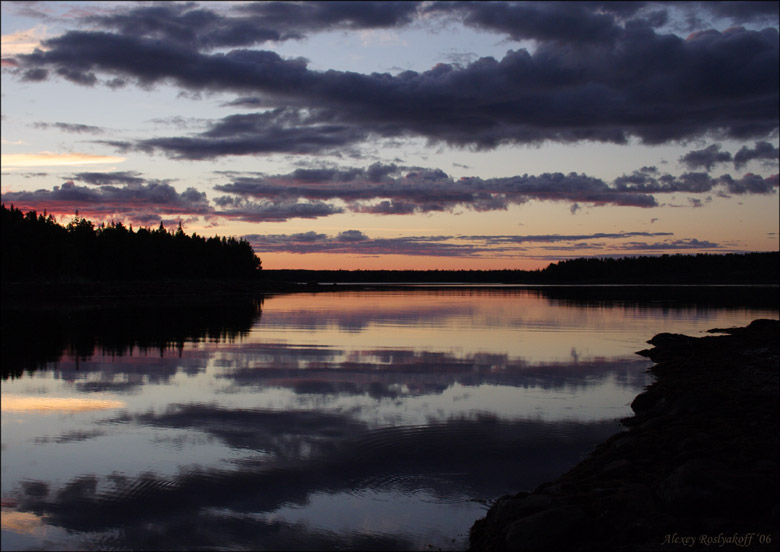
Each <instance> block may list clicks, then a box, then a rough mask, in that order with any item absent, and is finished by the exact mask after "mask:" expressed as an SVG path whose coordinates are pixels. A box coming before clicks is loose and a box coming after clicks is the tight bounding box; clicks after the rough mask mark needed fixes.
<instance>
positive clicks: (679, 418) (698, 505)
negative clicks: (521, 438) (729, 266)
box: [470, 320, 780, 551]
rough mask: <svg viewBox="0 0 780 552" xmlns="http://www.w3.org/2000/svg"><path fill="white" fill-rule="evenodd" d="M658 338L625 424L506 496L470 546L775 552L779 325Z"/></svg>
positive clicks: (478, 526)
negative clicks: (550, 475)
mask: <svg viewBox="0 0 780 552" xmlns="http://www.w3.org/2000/svg"><path fill="white" fill-rule="evenodd" d="M710 333H722V334H724V335H717V336H706V337H699V338H694V337H688V336H683V335H679V334H659V335H656V336H655V337H653V338H652V339H651V340H650V341H649V342H648V343H650V344H651V345H653V348H652V349H649V350H644V351H640V352H639V353H638V354H641V355H643V356H646V357H649V358H650V359H651V360H652V361H654V362H655V363H656V364H655V365H654V366H653V367H652V368H650V371H651V372H652V373H653V374H654V375H655V377H656V380H655V381H654V382H653V383H652V384H651V385H649V386H648V388H647V390H646V391H645V392H643V393H641V394H640V395H638V396H637V397H636V398H635V399H634V401H633V402H632V403H631V408H632V410H633V411H634V415H633V416H631V417H629V418H625V419H623V420H621V421H622V422H623V424H624V425H625V426H626V427H627V430H626V431H623V432H621V433H618V434H616V435H614V436H612V437H610V438H609V439H607V441H605V442H603V443H601V444H599V445H597V446H596V448H595V449H594V450H593V451H592V452H591V453H590V455H589V456H588V457H587V458H585V459H584V460H583V461H581V462H580V463H579V464H577V465H576V466H574V467H573V468H572V469H570V470H569V471H568V472H566V473H564V474H563V475H561V476H560V477H559V478H558V479H557V480H555V481H551V482H547V483H544V484H542V485H540V486H539V487H537V488H536V489H535V490H533V491H531V492H520V493H517V494H514V495H507V496H504V497H501V498H499V499H498V500H497V501H496V502H495V503H494V504H493V505H492V506H491V508H490V509H489V511H488V512H487V514H486V516H485V517H484V518H482V519H480V520H477V521H476V522H475V523H474V525H473V526H472V528H471V531H470V550H474V551H477V550H480V551H481V550H489V551H494V550H495V551H499V550H569V551H590V550H593V551H595V550H623V551H629V550H636V551H640V550H641V551H649V550H682V549H685V550H688V549H691V548H693V549H700V550H705V549H711V548H718V549H725V550H735V549H741V548H746V547H749V548H750V549H759V550H764V549H766V550H776V549H777V547H778V532H777V527H778V525H779V524H778V520H779V518H780V506H778V500H779V499H780V492H778V491H779V490H780V485H778V472H779V471H780V470H778V467H779V462H780V437H778V436H779V435H780V432H779V431H778V418H779V417H780V416H778V414H779V412H780V411H779V410H778V395H779V394H780V393H779V392H778V391H779V387H778V372H780V354H779V349H780V347H778V340H779V339H778V336H779V334H780V322H778V321H777V320H756V321H754V322H752V323H751V324H750V325H749V326H747V327H746V328H730V329H720V330H710Z"/></svg>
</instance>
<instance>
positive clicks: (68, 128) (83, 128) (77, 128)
mask: <svg viewBox="0 0 780 552" xmlns="http://www.w3.org/2000/svg"><path fill="white" fill-rule="evenodd" d="M32 126H33V127H35V128H40V129H43V130H46V129H49V128H56V129H57V130H61V131H63V132H72V133H75V134H102V133H103V132H104V129H103V128H101V127H98V126H92V125H82V124H74V123H44V122H38V123H33V125H32Z"/></svg>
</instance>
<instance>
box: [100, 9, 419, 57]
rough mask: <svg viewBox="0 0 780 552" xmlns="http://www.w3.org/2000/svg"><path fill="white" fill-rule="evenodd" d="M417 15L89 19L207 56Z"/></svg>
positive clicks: (253, 13) (135, 14)
mask: <svg viewBox="0 0 780 552" xmlns="http://www.w3.org/2000/svg"><path fill="white" fill-rule="evenodd" d="M416 10H417V5H416V3H415V2H308V3H292V2H259V3H253V4H249V5H239V6H235V7H234V9H233V13H231V14H228V13H220V12H217V11H215V10H212V9H207V8H204V7H200V6H198V5H197V4H176V3H162V4H157V5H153V6H139V7H133V8H131V9H129V10H126V11H117V12H114V13H112V14H107V15H97V16H91V17H87V18H85V19H86V22H87V23H90V24H93V25H97V26H99V27H102V28H104V29H115V30H116V31H117V32H119V33H120V34H127V35H135V36H141V37H144V38H149V39H154V40H160V41H171V42H174V43H178V44H183V45H186V46H188V47H193V48H196V49H199V50H201V49H205V50H208V49H213V48H220V47H236V46H250V45H254V44H261V43H263V42H267V41H283V40H289V39H299V38H303V37H305V36H306V35H307V34H309V33H311V32H318V31H325V30H329V29H345V30H347V29H349V30H357V29H375V28H384V27H395V26H401V25H406V24H408V23H409V22H411V20H412V18H413V17H414V15H415V13H416ZM223 12H224V10H223Z"/></svg>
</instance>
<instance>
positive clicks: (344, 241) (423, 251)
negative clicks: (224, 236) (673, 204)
mask: <svg viewBox="0 0 780 552" xmlns="http://www.w3.org/2000/svg"><path fill="white" fill-rule="evenodd" d="M672 235H673V234H672V233H670V232H619V233H601V232H600V233H595V234H540V235H514V236H513V235H504V236H501V235H498V236H461V235H453V236H407V237H402V238H371V237H369V236H367V235H365V234H364V233H363V232H360V231H359V230H347V231H344V232H341V233H340V234H339V235H337V236H334V237H331V236H328V235H326V234H321V233H316V232H306V233H301V234H289V235H286V234H250V235H246V236H243V238H244V239H246V240H247V241H249V242H250V243H251V244H252V247H253V248H254V250H255V251H257V252H258V253H269V252H275V253H279V252H284V253H331V254H340V255H343V254H357V255H415V256H430V257H460V256H467V255H469V256H475V257H476V256H481V257H490V256H503V255H507V254H517V253H518V252H520V251H523V250H524V248H523V247H522V246H523V244H536V245H539V244H542V245H544V244H547V245H548V246H549V247H548V248H549V249H555V250H566V249H583V250H584V249H597V250H599V249H605V248H607V247H608V248H609V249H610V250H620V251H634V250H643V251H644V250H658V251H666V250H674V249H712V248H720V245H719V244H716V243H712V242H708V241H699V240H696V239H679V240H666V241H663V242H655V243H647V242H635V241H633V242H626V241H622V240H626V239H630V238H637V237H660V236H672ZM594 240H602V241H600V242H599V241H594ZM604 240H607V241H604Z"/></svg>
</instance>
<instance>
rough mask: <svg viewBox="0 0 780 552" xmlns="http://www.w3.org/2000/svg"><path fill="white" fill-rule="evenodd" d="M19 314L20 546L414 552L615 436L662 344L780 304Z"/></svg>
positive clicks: (534, 302) (257, 303) (331, 296)
mask: <svg viewBox="0 0 780 552" xmlns="http://www.w3.org/2000/svg"><path fill="white" fill-rule="evenodd" d="M717 294H721V298H722V294H723V291H719V292H718V293H717ZM717 294H716V295H717ZM4 316H5V319H4V335H3V338H4V339H3V376H4V380H3V383H2V543H1V544H2V548H3V550H10V549H27V548H30V549H40V548H45V549H136V550H138V549H144V550H150V549H160V550H170V549H202V550H210V549H217V550H242V549H249V550H257V549H273V550H276V549H294V550H299V549H312V550H320V549H382V550H387V549H398V550H415V549H418V550H419V549H428V548H429V547H437V548H443V549H463V548H465V547H466V546H467V539H468V530H469V528H470V526H471V524H472V523H473V522H474V521H475V520H476V519H477V518H479V517H482V516H483V515H484V513H485V511H486V509H487V504H488V503H489V502H490V501H491V500H494V499H495V498H497V497H498V496H501V495H503V494H507V493H509V492H516V491H519V490H530V489H532V488H534V487H535V486H537V485H538V484H540V483H542V482H543V481H545V480H549V479H552V478H554V477H556V476H557V475H559V474H560V473H561V472H563V471H564V470H566V469H567V468H568V467H570V466H572V465H573V464H575V463H576V462H577V461H579V460H580V459H581V458H582V457H583V456H584V455H585V454H587V452H588V451H589V450H590V449H591V448H592V447H593V446H594V445H595V444H596V443H598V442H599V441H602V440H604V439H605V438H607V437H608V436H609V435H611V434H613V433H615V432H617V431H619V430H620V429H621V428H620V425H619V423H618V422H617V420H618V419H619V418H621V417H624V416H627V415H629V414H630V408H629V407H628V404H629V403H630V402H631V400H632V399H633V397H634V396H636V395H637V394H638V393H639V392H641V391H642V389H643V387H644V386H645V385H646V384H647V383H649V379H648V376H647V375H646V372H645V370H646V369H647V368H648V366H649V365H650V362H649V361H647V360H646V359H644V358H643V357H640V356H637V355H635V354H634V353H635V352H636V351H637V350H640V349H643V348H646V347H647V345H646V344H645V341H646V340H647V339H649V338H651V337H652V336H653V335H655V334H657V333H659V332H679V333H687V334H689V335H702V333H703V331H704V330H707V329H710V328H714V327H721V328H722V327H731V326H736V325H745V324H747V323H749V322H750V321H752V320H753V319H755V318H777V317H778V313H777V309H776V308H775V309H771V308H767V309H763V308H760V307H755V306H753V307H744V306H739V305H738V304H737V305H731V306H720V307H719V306H713V305H709V306H704V305H703V304H701V303H700V304H698V305H695V304H686V303H685V302H680V300H679V299H677V300H675V301H655V302H647V301H628V300H625V299H621V300H605V299H604V298H603V293H602V297H599V298H587V299H586V298H582V297H579V296H574V297H569V296H561V295H560V293H559V292H554V291H547V292H541V291H531V290H518V289H503V290H488V289H478V288H475V289H468V290H458V289H450V290H438V291H434V290H424V289H416V290H409V291H400V292H399V291H384V292H383V291H377V292H336V293H327V294H294V295H284V296H274V297H268V298H265V299H264V300H241V301H236V302H235V303H231V304H220V305H216V304H203V305H199V306H195V305H167V306H159V305H157V306H151V305H149V306H143V305H140V306H135V307H133V308H130V307H128V306H117V305H115V306H112V307H104V308H86V307H82V308H79V309H44V308H39V309H36V310H26V311H13V312H5V313H4Z"/></svg>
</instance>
